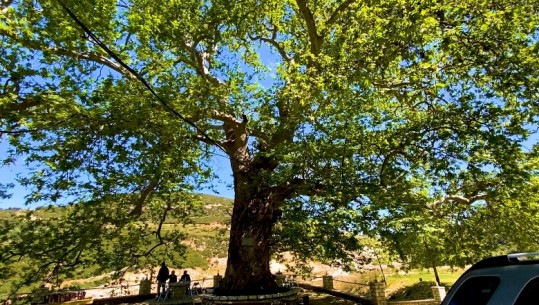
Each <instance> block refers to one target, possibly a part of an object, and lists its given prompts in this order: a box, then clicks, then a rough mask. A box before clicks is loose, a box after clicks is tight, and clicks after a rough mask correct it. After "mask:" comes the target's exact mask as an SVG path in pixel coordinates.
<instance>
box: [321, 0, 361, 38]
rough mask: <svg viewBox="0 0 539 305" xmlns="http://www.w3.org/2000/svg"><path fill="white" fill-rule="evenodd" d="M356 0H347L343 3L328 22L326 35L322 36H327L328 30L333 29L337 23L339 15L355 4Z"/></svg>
mask: <svg viewBox="0 0 539 305" xmlns="http://www.w3.org/2000/svg"><path fill="white" fill-rule="evenodd" d="M354 2H355V0H345V1H344V2H343V3H341V4H340V5H339V6H338V7H337V8H336V9H335V11H333V13H332V14H331V16H330V17H329V19H328V21H326V24H325V26H326V30H324V33H323V35H322V36H325V35H326V34H327V32H328V31H327V29H329V28H331V26H332V25H333V24H334V23H335V22H336V21H337V19H338V18H339V17H340V16H339V15H340V14H341V13H342V12H343V11H344V10H345V9H347V8H348V7H349V6H350V5H351V4H352V3H354Z"/></svg>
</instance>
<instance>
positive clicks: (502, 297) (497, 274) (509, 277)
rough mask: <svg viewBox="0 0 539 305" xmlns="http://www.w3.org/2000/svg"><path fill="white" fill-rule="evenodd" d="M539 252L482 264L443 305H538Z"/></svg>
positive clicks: (469, 272)
mask: <svg viewBox="0 0 539 305" xmlns="http://www.w3.org/2000/svg"><path fill="white" fill-rule="evenodd" d="M538 304H539V252H538V253H516V254H508V255H504V256H495V257H490V258H487V259H484V260H482V261H479V262H478V263H476V264H475V265H473V266H472V267H471V268H470V269H468V270H467V271H466V272H465V273H464V274H463V275H462V276H461V277H460V278H459V279H458V280H457V282H456V283H455V284H454V285H453V287H451V289H450V290H449V292H448V293H447V296H446V297H445V298H444V300H443V302H442V305H538Z"/></svg>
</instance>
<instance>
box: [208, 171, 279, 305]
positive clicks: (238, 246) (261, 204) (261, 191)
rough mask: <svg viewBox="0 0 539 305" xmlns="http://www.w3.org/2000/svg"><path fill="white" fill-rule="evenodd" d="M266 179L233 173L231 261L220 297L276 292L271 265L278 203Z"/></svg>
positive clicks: (255, 174)
mask: <svg viewBox="0 0 539 305" xmlns="http://www.w3.org/2000/svg"><path fill="white" fill-rule="evenodd" d="M263 180H264V179H263V178H262V177H261V174H260V171H258V170H256V169H254V170H253V169H251V170H250V171H248V172H242V173H239V172H237V171H236V172H235V173H234V187H235V198H234V210H233V212H232V219H231V228H230V241H229V247H228V261H227V268H226V272H225V277H224V278H223V282H222V288H221V289H219V291H218V293H219V294H222V295H239V294H262V293H264V294H266V293H271V292H275V291H276V290H277V285H276V283H275V280H274V277H273V275H272V274H271V271H270V266H269V262H270V238H271V233H272V228H273V225H274V223H275V221H276V219H275V217H274V211H275V208H276V203H275V202H274V201H273V200H272V195H271V190H270V187H269V186H268V185H267V184H265V183H264V181H263Z"/></svg>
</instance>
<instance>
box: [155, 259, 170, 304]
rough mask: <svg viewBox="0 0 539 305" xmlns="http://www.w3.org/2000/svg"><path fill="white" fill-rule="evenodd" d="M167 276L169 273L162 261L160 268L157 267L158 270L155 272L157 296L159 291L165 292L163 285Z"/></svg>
mask: <svg viewBox="0 0 539 305" xmlns="http://www.w3.org/2000/svg"><path fill="white" fill-rule="evenodd" d="M168 278H169V274H168V268H167V265H165V262H162V263H161V268H159V272H158V273H157V297H159V295H160V294H161V293H164V292H165V285H166V283H167V280H168Z"/></svg>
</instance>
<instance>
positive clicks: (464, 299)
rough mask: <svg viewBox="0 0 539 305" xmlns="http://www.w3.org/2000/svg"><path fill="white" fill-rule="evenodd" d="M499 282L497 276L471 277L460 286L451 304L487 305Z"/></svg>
mask: <svg viewBox="0 0 539 305" xmlns="http://www.w3.org/2000/svg"><path fill="white" fill-rule="evenodd" d="M498 284H500V278H499V277H497V276H476V277H471V278H469V279H467V280H466V281H465V282H464V283H462V285H460V287H458V290H457V292H455V294H454V295H453V297H452V298H451V301H449V305H486V304H487V303H488V300H489V299H490V297H491V296H492V294H493V293H494V291H496V288H497V287H498Z"/></svg>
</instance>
